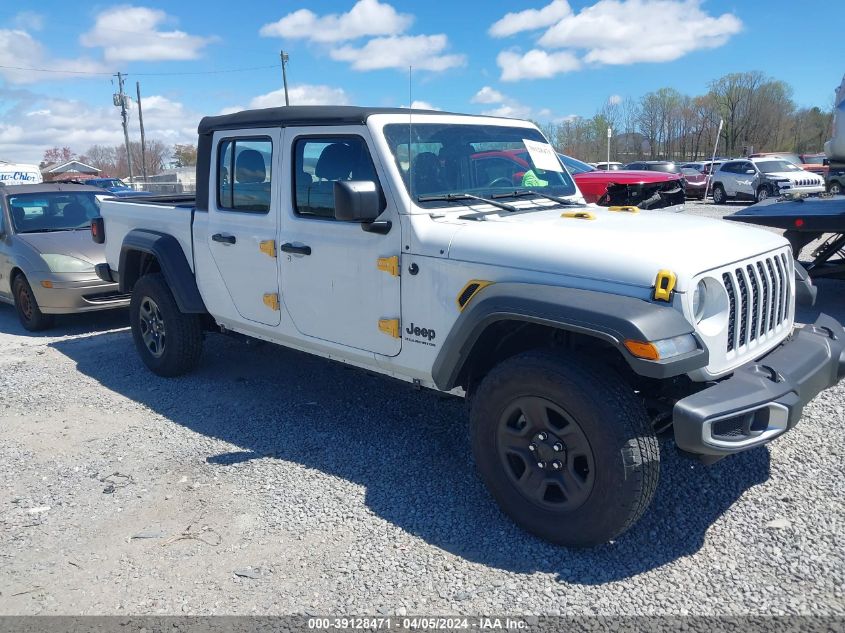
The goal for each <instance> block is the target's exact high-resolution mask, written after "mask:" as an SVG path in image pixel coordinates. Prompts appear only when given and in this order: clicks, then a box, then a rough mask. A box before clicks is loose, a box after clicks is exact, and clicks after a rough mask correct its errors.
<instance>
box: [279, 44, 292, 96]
mask: <svg viewBox="0 0 845 633" xmlns="http://www.w3.org/2000/svg"><path fill="white" fill-rule="evenodd" d="M279 59H281V60H282V82H283V83H284V84H285V105H286V106H289V105H290V99H288V74H287V71H286V67H287V65H288V54H287V53H286V52H284V51H279Z"/></svg>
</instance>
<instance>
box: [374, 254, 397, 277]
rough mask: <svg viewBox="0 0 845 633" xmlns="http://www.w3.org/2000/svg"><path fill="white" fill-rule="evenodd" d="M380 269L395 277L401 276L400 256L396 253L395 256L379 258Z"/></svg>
mask: <svg viewBox="0 0 845 633" xmlns="http://www.w3.org/2000/svg"><path fill="white" fill-rule="evenodd" d="M377 265H378V269H379V270H380V271H382V272H385V273H390V274H391V275H393V276H394V277H398V276H399V256H398V255H394V256H393V257H379V258H378V264H377Z"/></svg>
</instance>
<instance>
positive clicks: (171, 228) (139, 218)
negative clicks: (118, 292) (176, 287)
mask: <svg viewBox="0 0 845 633" xmlns="http://www.w3.org/2000/svg"><path fill="white" fill-rule="evenodd" d="M194 200H195V198H194V196H192V195H171V196H144V197H138V198H106V199H105V200H103V202H102V203H101V205H100V215H102V216H103V219H104V220H105V236H106V241H105V247H106V261H107V262H108V263H109V265H110V266H111V268H112V270H117V266H118V262H119V261H120V249H121V246H122V244H123V240H124V238H125V237H126V235H127V233H129V232H130V231H133V230H135V229H139V230H143V231H147V232H155V233H163V234H166V235H172V236H173V237H175V238H176V239H177V240H178V241H179V244H180V245H181V247H182V250H183V251H184V253H185V258H186V259H187V260H188V263H189V264H190V266H191V269H193V265H194V249H193V239H192V235H191V233H192V225H193V216H194Z"/></svg>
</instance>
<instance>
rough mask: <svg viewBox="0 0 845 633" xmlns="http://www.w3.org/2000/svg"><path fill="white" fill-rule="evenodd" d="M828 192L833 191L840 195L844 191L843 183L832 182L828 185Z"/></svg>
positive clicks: (834, 193)
mask: <svg viewBox="0 0 845 633" xmlns="http://www.w3.org/2000/svg"><path fill="white" fill-rule="evenodd" d="M827 192H828V193H832V194H833V195H835V196H838V195H839V194H841V193H842V184H841V183H838V182H832V183H830V184H829V185H828V186H827Z"/></svg>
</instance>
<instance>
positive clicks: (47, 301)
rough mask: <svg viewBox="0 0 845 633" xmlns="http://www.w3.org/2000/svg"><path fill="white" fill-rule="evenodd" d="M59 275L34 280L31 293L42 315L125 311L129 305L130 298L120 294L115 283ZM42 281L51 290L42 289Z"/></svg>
mask: <svg viewBox="0 0 845 633" xmlns="http://www.w3.org/2000/svg"><path fill="white" fill-rule="evenodd" d="M58 277H59V276H58V275H47V276H45V277H43V278H34V279H33V283H32V284H31V286H32V291H33V292H34V293H35V299H36V301H37V302H38V307H39V309H40V310H41V312H43V313H44V314H73V313H77V312H90V311H93V310H108V309H111V308H124V307H126V306H128V305H129V295H126V294H121V293H120V291H119V289H118V285H117V283H114V282H104V281H103V280H101V279H99V278H96V277H95V278H93V279H91V278H89V279H63V278H58ZM42 282H47V283H49V284H50V286H51V287H49V288H45V287H44V285H43V284H42Z"/></svg>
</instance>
